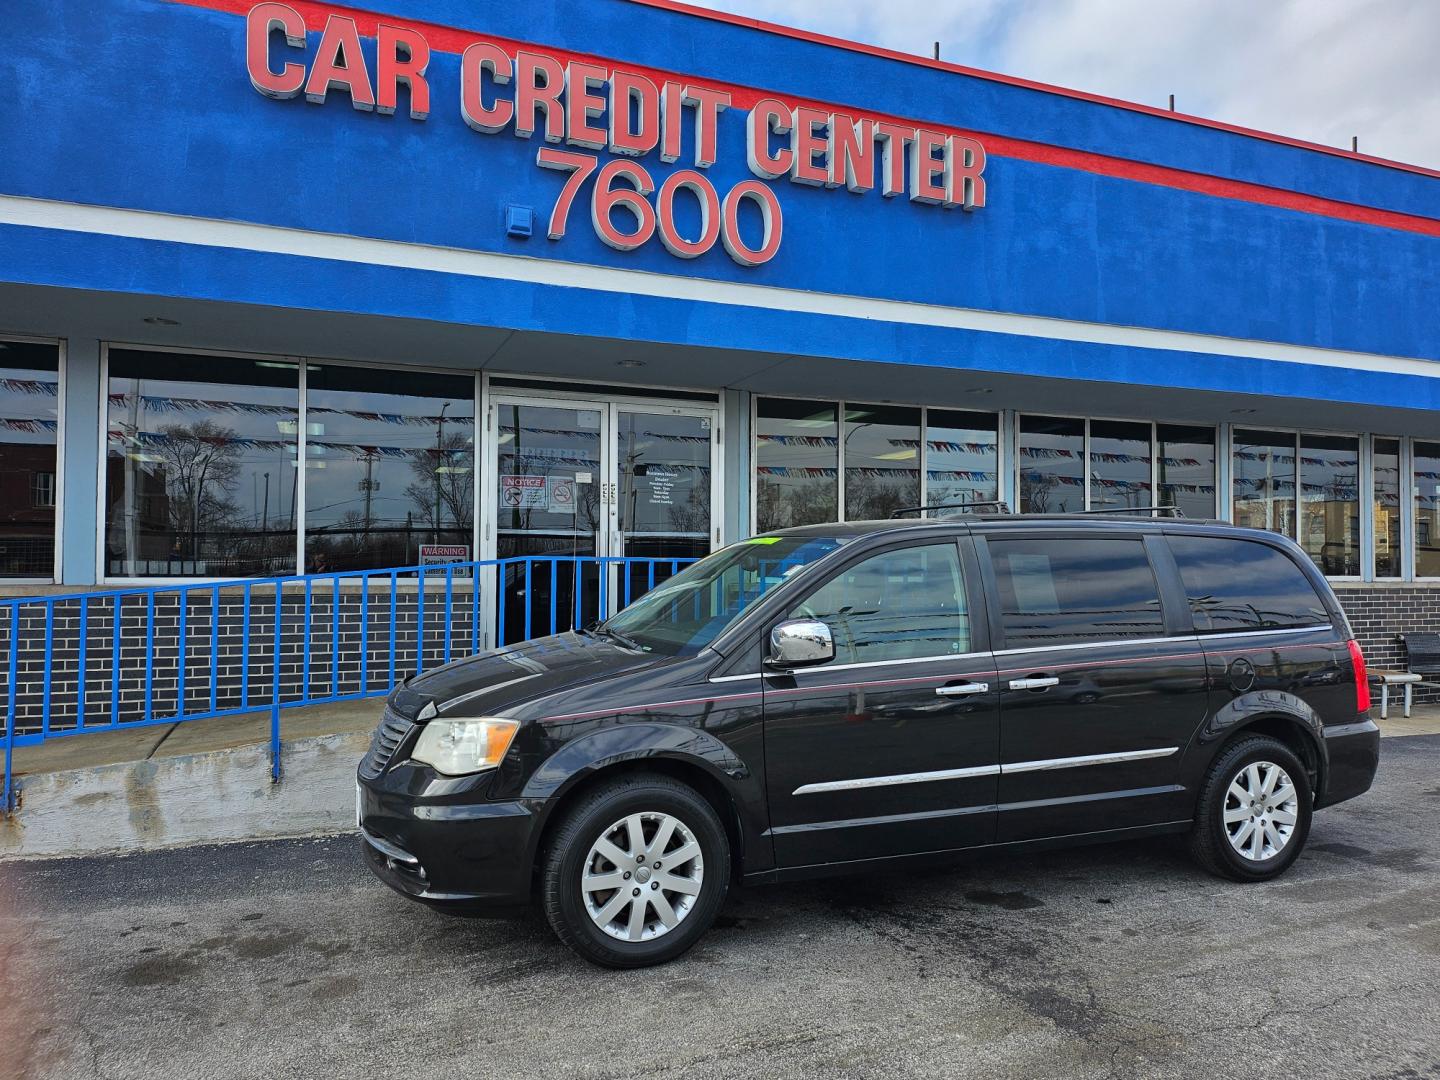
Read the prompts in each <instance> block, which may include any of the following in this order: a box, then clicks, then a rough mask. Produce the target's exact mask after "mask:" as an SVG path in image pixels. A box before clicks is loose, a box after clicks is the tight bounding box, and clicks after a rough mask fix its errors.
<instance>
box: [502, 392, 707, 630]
mask: <svg viewBox="0 0 1440 1080" xmlns="http://www.w3.org/2000/svg"><path fill="white" fill-rule="evenodd" d="M718 422H719V416H718V409H717V408H715V407H709V406H704V405H701V406H698V407H697V406H689V405H685V406H670V405H668V404H663V403H658V402H657V403H636V404H632V403H626V402H607V401H597V400H593V399H578V398H577V399H570V398H564V397H560V396H556V397H539V396H523V397H522V396H512V395H508V394H505V395H496V396H495V397H493V398H492V399H491V402H490V408H489V417H488V422H487V428H488V438H489V455H488V458H489V461H490V462H491V465H490V467H489V469H490V475H489V477H487V484H486V498H485V504H486V505H487V506H489V507H490V508H491V513H493V518H492V521H493V526H491V527H488V528H486V529H485V530H484V539H485V545H484V546H485V549H486V551H485V554H486V557H487V558H496V559H502V560H506V562H505V564H504V565H503V566H502V567H501V568H500V570H499V571H498V574H497V577H496V580H495V589H496V595H495V603H494V608H493V610H494V613H495V620H496V630H497V634H496V636H495V637H494V638H493V640H494V641H495V642H496V643H497V644H510V643H514V642H517V641H524V640H527V639H529V638H536V637H544V636H546V635H547V634H552V633H560V632H563V631H565V630H569V629H572V628H574V627H576V626H586V625H588V624H590V623H593V622H595V621H597V620H599V619H601V618H605V617H607V616H609V615H611V614H614V612H616V611H618V610H619V609H620V608H622V607H624V606H625V605H626V604H628V603H630V602H631V601H632V600H635V599H638V598H639V597H640V596H642V595H643V594H644V593H645V592H646V591H648V590H649V589H651V588H653V587H654V586H655V585H657V584H659V583H660V582H662V581H664V580H665V579H666V578H668V577H670V576H671V575H672V574H674V573H676V572H677V571H678V570H681V569H683V568H684V567H685V566H686V565H687V564H688V563H689V562H690V561H692V560H694V559H699V558H703V557H704V556H705V555H708V554H709V553H710V551H711V550H713V548H714V547H715V546H716V545H717V544H718V542H719V531H718V529H717V528H716V522H717V521H718V520H719V515H718V511H717V506H718V500H719V498H720V496H721V491H720V485H719V483H718V482H717V476H718V473H717V469H718V466H719V461H720V457H719V439H718V431H717V426H718ZM482 522H483V518H482ZM621 560H634V561H625V562H622V561H621Z"/></svg>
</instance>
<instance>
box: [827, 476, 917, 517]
mask: <svg viewBox="0 0 1440 1080" xmlns="http://www.w3.org/2000/svg"><path fill="white" fill-rule="evenodd" d="M917 486H918V481H917V480H916V478H915V476H914V474H913V473H904V474H902V475H900V476H896V477H890V476H884V477H881V476H866V475H860V476H855V475H853V474H852V475H851V476H849V477H847V479H846V491H845V516H846V517H847V518H848V519H850V520H851V521H864V520H869V519H880V518H888V517H889V516H890V515H891V514H893V513H894V512H895V511H896V510H899V509H901V508H902V507H907V506H915V505H916V504H917V503H919V501H920V496H919V493H918V492H917V491H916V487H917Z"/></svg>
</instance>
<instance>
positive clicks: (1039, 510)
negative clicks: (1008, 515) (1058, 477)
mask: <svg viewBox="0 0 1440 1080" xmlns="http://www.w3.org/2000/svg"><path fill="white" fill-rule="evenodd" d="M1054 488H1055V480H1054V478H1053V477H1050V476H1047V475H1046V474H1045V473H1041V472H1035V473H1028V474H1026V476H1025V511H1026V512H1027V513H1031V514H1047V513H1049V512H1050V492H1051V491H1053V490H1054Z"/></svg>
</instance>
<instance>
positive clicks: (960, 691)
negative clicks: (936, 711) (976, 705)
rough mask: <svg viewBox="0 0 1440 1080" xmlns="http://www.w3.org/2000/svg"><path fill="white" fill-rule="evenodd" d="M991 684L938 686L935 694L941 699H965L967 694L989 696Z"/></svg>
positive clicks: (972, 683) (971, 683)
mask: <svg viewBox="0 0 1440 1080" xmlns="http://www.w3.org/2000/svg"><path fill="white" fill-rule="evenodd" d="M989 692H990V684H989V683H988V682H970V683H962V684H961V685H960V686H937V687H936V688H935V693H937V694H939V695H940V696H941V697H965V696H966V695H967V694H988V693H989Z"/></svg>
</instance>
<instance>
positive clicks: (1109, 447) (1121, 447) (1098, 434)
mask: <svg viewBox="0 0 1440 1080" xmlns="http://www.w3.org/2000/svg"><path fill="white" fill-rule="evenodd" d="M1150 461H1151V455H1150V425H1149V424H1135V423H1127V422H1124V421H1119V420H1092V421H1091V422H1090V507H1091V509H1094V510H1115V509H1121V508H1125V507H1133V506H1154V505H1155V498H1154V491H1153V489H1152V488H1151V486H1150Z"/></svg>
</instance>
